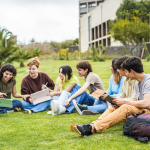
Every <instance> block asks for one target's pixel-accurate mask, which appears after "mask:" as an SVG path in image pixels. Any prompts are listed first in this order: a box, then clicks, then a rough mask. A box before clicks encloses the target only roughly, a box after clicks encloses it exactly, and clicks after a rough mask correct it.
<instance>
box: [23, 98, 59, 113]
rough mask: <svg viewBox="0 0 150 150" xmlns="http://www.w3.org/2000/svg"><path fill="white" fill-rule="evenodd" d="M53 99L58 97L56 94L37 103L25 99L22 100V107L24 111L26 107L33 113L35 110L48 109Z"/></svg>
mask: <svg viewBox="0 0 150 150" xmlns="http://www.w3.org/2000/svg"><path fill="white" fill-rule="evenodd" d="M53 99H58V96H53V97H52V99H50V100H48V101H45V102H43V103H39V104H36V105H34V104H30V103H29V102H27V101H22V107H23V110H24V111H25V110H26V109H29V110H32V111H33V112H34V113H36V112H40V111H45V110H48V109H49V107H50V103H51V101H52V100H53Z"/></svg>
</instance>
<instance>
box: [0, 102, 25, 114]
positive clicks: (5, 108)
mask: <svg viewBox="0 0 150 150" xmlns="http://www.w3.org/2000/svg"><path fill="white" fill-rule="evenodd" d="M12 105H13V107H12V108H7V107H0V113H7V111H9V110H12V109H14V108H16V107H17V108H21V109H23V107H22V103H21V101H20V100H13V101H12Z"/></svg>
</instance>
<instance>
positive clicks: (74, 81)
mask: <svg viewBox="0 0 150 150" xmlns="http://www.w3.org/2000/svg"><path fill="white" fill-rule="evenodd" d="M76 85H79V80H78V78H77V77H76V76H75V75H74V74H73V72H72V69H71V67H70V66H62V67H60V68H59V77H58V78H57V80H56V87H55V90H51V91H50V96H51V97H52V96H56V95H59V98H58V100H56V99H55V98H53V100H52V101H51V109H52V111H49V112H47V114H52V115H57V114H60V113H62V112H65V111H66V109H65V108H64V106H65V105H64V103H65V101H66V100H67V99H68V97H70V96H71V91H72V89H73V88H74V87H75V86H76ZM58 103H59V104H60V107H61V106H62V107H61V108H62V109H59V110H57V112H56V106H57V105H56V104H58Z"/></svg>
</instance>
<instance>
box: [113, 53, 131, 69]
mask: <svg viewBox="0 0 150 150" xmlns="http://www.w3.org/2000/svg"><path fill="white" fill-rule="evenodd" d="M128 58H129V57H128V56H123V57H121V58H119V59H118V60H117V61H116V62H115V67H116V68H117V69H122V68H121V65H122V63H123V62H124V61H125V60H126V59H128Z"/></svg>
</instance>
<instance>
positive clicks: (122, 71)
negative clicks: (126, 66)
mask: <svg viewBox="0 0 150 150" xmlns="http://www.w3.org/2000/svg"><path fill="white" fill-rule="evenodd" d="M117 72H119V74H120V76H125V75H126V74H125V71H124V70H122V69H121V68H120V69H117Z"/></svg>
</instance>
